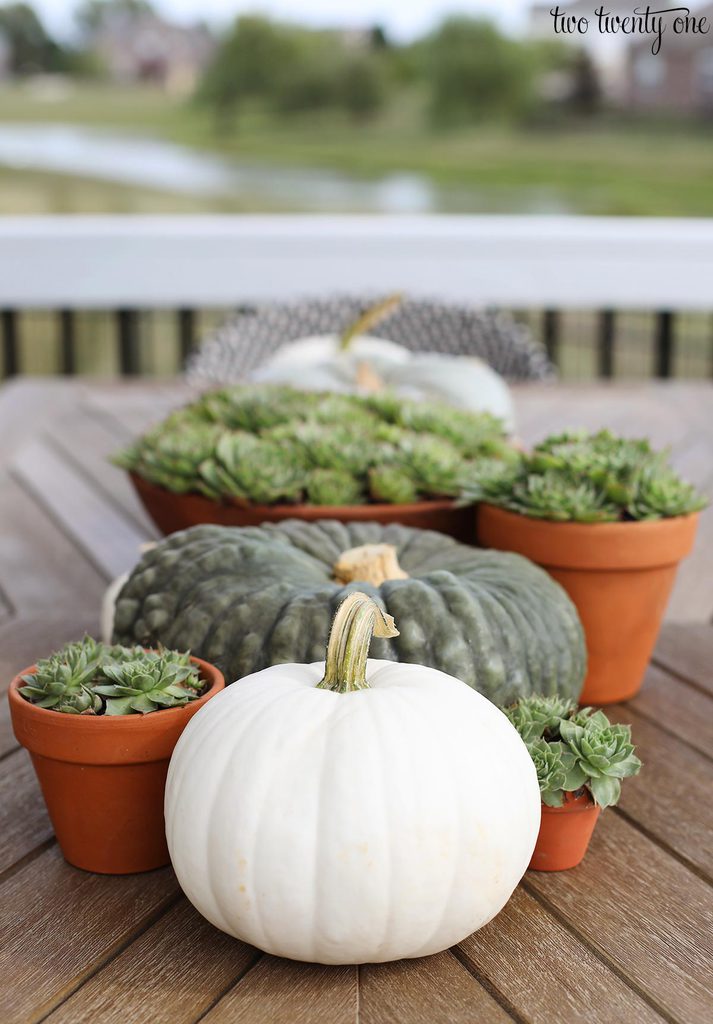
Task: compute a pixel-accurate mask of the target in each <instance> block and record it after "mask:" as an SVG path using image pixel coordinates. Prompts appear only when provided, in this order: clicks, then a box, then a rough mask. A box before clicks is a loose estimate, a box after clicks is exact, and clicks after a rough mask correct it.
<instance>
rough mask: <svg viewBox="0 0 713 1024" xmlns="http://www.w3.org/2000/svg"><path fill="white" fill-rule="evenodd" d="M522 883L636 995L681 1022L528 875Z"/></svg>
mask: <svg viewBox="0 0 713 1024" xmlns="http://www.w3.org/2000/svg"><path fill="white" fill-rule="evenodd" d="M520 885H522V887H523V889H524V890H525V892H527V893H528V894H529V895H530V896H532V898H533V899H534V900H536V901H537V902H538V903H539V904H540V906H541V907H543V908H544V909H545V910H546V911H547V913H548V914H550V915H551V916H552V917H554V919H555V920H556V921H557V922H558V923H559V924H561V925H562V927H563V928H566V929H567V931H568V932H569V933H570V935H573V936H574V937H575V939H577V941H578V942H580V943H581V944H582V945H583V946H586V948H587V949H588V950H589V952H590V953H591V954H592V956H594V957H596V958H597V960H599V962H600V963H601V964H603V965H604V967H606V969H607V970H608V971H611V973H612V974H615V975H616V976H617V978H618V979H619V981H621V982H622V983H623V984H624V985H626V987H627V988H629V989H631V991H632V992H635V993H636V995H637V996H638V997H639V998H640V999H641V1000H642V1001H643V1002H645V1003H646V1004H647V1005H648V1006H650V1007H651V1009H652V1010H653V1011H654V1013H657V1014H658V1015H659V1016H660V1017H662V1018H663V1019H664V1020H665V1021H668V1024H681V1022H680V1021H679V1020H677V1019H676V1018H675V1017H673V1016H672V1015H671V1014H670V1013H669V1012H668V1010H666V1009H665V1008H664V1007H663V1006H661V1005H660V1004H659V1003H658V1002H657V1001H656V1000H655V999H654V998H653V997H652V996H651V995H650V993H648V992H647V991H646V989H645V988H643V987H642V986H641V985H639V983H638V982H636V981H635V980H634V979H633V978H629V977H627V975H626V974H625V973H624V972H623V971H622V969H621V968H620V967H619V965H618V964H617V963H616V961H614V960H613V959H611V958H610V957H609V956H607V954H606V953H605V952H604V951H603V950H602V949H600V948H599V947H598V946H596V945H595V944H594V943H593V942H592V941H591V939H590V938H589V936H588V935H587V934H586V932H583V931H580V930H579V929H578V928H575V927H573V925H572V924H571V922H570V921H569V920H568V919H567V917H566V916H565V915H564V914H562V913H561V912H560V910H559V908H558V907H557V905H556V904H555V903H553V902H552V901H551V900H549V899H548V898H547V897H546V896H544V895H543V894H541V893H540V892H538V890H537V889H536V888H535V887H534V886H533V885H532V884H531V883H530V882H529V881H528V879H527V876H525V878H523V880H522V881H521V882H520Z"/></svg>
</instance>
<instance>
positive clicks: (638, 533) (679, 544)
mask: <svg viewBox="0 0 713 1024" xmlns="http://www.w3.org/2000/svg"><path fill="white" fill-rule="evenodd" d="M699 515H700V513H699V512H689V513H688V514H687V515H684V516H669V517H668V518H665V519H648V520H638V521H637V520H631V521H629V522H617V523H575V522H571V521H564V522H562V521H558V520H553V519H539V518H537V517H535V516H526V515H523V514H522V513H520V512H512V511H511V510H510V509H504V508H500V506H499V505H492V504H490V503H489V502H481V503H480V504H479V505H478V508H477V516H478V526H477V532H478V538H479V541H480V542H481V543H482V544H483V545H485V546H487V544H488V539H489V538H488V536H487V535H488V533H489V532H491V531H492V532H495V531H497V530H498V529H500V530H502V531H503V534H504V535H505V534H507V536H508V541H509V542H511V546H509V549H510V550H512V551H516V552H518V553H520V554H523V555H525V556H526V557H528V558H531V559H532V560H533V561H535V562H537V563H538V564H539V565H543V566H545V567H547V566H551V567H553V568H560V569H578V570H582V569H584V570H587V569H590V570H594V571H597V570H605V571H606V570H623V571H626V570H628V569H654V568H658V567H659V566H664V565H675V564H676V563H678V562H680V561H681V560H682V559H683V558H684V557H685V556H686V555H687V554H688V553H689V552H690V551H691V549H692V547H693V542H694V539H695V534H696V528H697V525H698V519H699ZM503 543H504V541H503V537H502V536H501V537H500V538H499V539H498V541H497V542H496V547H498V548H502V546H503Z"/></svg>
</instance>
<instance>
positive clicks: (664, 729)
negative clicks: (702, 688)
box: [621, 669, 713, 763]
mask: <svg viewBox="0 0 713 1024" xmlns="http://www.w3.org/2000/svg"><path fill="white" fill-rule="evenodd" d="M666 671H667V672H668V669H667V670H666ZM708 696H710V695H709V694H708ZM621 706H622V707H624V708H625V707H626V704H622V705H621ZM634 711H635V712H636V714H637V715H639V716H640V717H641V718H644V719H646V721H647V722H650V723H651V724H652V725H655V726H656V727H657V728H658V729H660V730H661V732H665V733H666V735H667V736H672V737H673V738H674V739H676V740H679V742H681V743H683V744H684V745H685V746H686V747H688V748H689V750H695V752H696V753H697V754H700V756H701V757H704V758H705V759H706V761H710V762H711V763H713V755H711V754H709V753H708V751H707V750H705V749H704V747H702V746H698V744H696V743H691V741H690V740H687V739H686V737H685V736H682V735H681V733H679V732H676V731H675V730H673V729H669V728H668V727H667V726H665V725H663V724H662V722H661V719H660V718H657V717H656V716H655V715H653V714H649V713H648V712H646V711H642V710H641V708H640V707H638V706H637V707H635V708H634Z"/></svg>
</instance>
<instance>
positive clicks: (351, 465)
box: [115, 386, 517, 505]
mask: <svg viewBox="0 0 713 1024" xmlns="http://www.w3.org/2000/svg"><path fill="white" fill-rule="evenodd" d="M482 458H488V459H489V460H493V461H498V462H508V461H513V460H516V459H517V453H516V452H515V451H514V450H513V449H512V448H511V446H510V445H509V443H508V441H507V438H506V435H505V431H504V428H503V426H502V424H501V423H500V421H499V420H497V419H495V418H494V417H492V416H490V415H488V414H485V413H483V414H475V413H469V412H464V411H462V410H457V409H453V408H451V407H449V406H447V405H440V404H431V403H422V402H411V401H405V400H402V399H399V398H397V397H396V396H394V395H392V394H390V393H384V394H379V395H370V396H365V397H362V396H358V395H336V394H328V393H306V392H302V391H297V390H295V389H292V388H282V387H269V386H265V387H257V388H256V387H250V388H246V387H232V388H228V389H225V390H223V391H215V392H210V393H208V394H206V395H203V396H202V397H201V398H200V399H198V400H197V401H196V402H194V403H192V404H191V405H188V406H186V407H184V408H183V409H179V410H178V411H177V412H174V413H172V414H171V415H170V416H169V417H168V418H167V419H166V420H164V421H163V423H161V424H159V425H158V426H157V427H155V428H154V429H153V430H151V431H149V433H147V434H145V435H144V436H143V437H142V438H140V439H139V440H138V441H137V442H136V444H134V445H132V446H131V447H130V448H128V449H127V450H126V451H124V452H123V453H121V454H120V455H119V456H117V458H116V460H115V461H116V462H117V463H118V464H119V465H120V466H122V467H124V468H125V469H129V470H132V471H134V472H135V473H137V474H138V475H139V476H141V477H143V478H144V479H146V480H149V481H151V482H152V483H155V484H158V485H159V486H161V487H164V488H166V489H167V490H170V491H173V492H175V493H178V494H183V493H187V492H198V493H200V494H204V495H206V496H207V497H209V498H213V499H216V500H222V499H226V498H227V499H233V500H236V501H237V502H239V503H244V504H258V505H271V504H278V503H295V504H296V503H300V502H306V503H308V504H310V505H356V504H365V503H367V502H385V503H389V504H407V503H409V502H413V501H419V500H421V499H428V498H438V497H456V496H458V495H459V494H460V493H461V491H462V489H463V487H464V485H465V483H466V482H467V481H468V480H469V479H470V478H471V477H472V476H473V473H474V469H475V467H476V465H477V464H478V462H479V460H480V459H482Z"/></svg>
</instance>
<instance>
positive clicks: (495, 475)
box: [463, 430, 706, 523]
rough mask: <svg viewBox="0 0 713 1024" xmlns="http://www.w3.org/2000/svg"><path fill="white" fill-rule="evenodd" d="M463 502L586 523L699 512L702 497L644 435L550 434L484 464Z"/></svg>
mask: <svg viewBox="0 0 713 1024" xmlns="http://www.w3.org/2000/svg"><path fill="white" fill-rule="evenodd" d="M463 497H464V500H465V501H488V502H490V503H491V504H493V505H499V506H500V507H501V508H506V509H509V510H510V511H513V512H518V513H520V514H521V515H526V516H532V517H534V518H539V519H549V520H554V521H570V522H583V523H596V522H620V521H626V520H642V519H660V518H664V517H670V516H679V515H686V514H688V513H691V512H695V511H697V510H698V509H701V508H703V507H704V506H705V504H706V499H705V498H704V497H703V496H702V495H700V494H698V493H697V492H696V490H695V488H694V487H692V486H691V485H690V484H687V483H685V482H684V481H683V480H681V478H680V477H679V476H678V475H677V474H676V473H675V472H674V471H673V470H672V469H671V467H670V466H669V465H668V463H667V456H666V453H665V452H656V451H654V450H653V449H652V448H651V446H650V444H649V442H648V441H646V440H643V439H630V438H620V437H617V436H616V435H614V434H612V433H611V432H610V431H608V430H600V431H599V432H598V433H596V434H587V433H584V432H572V433H564V434H556V435H552V436H550V437H548V438H546V440H544V441H542V442H541V443H540V444H539V445H537V447H536V448H535V449H534V450H533V451H532V453H531V454H529V455H524V454H522V455H520V456H519V459H518V460H517V461H514V460H513V461H503V460H501V461H500V464H499V466H498V464H497V463H496V464H495V465H494V466H490V465H488V464H487V463H485V462H482V463H480V464H478V465H476V466H475V467H474V471H473V472H472V473H471V474H470V475H469V476H468V477H467V482H466V485H465V487H464V490H463Z"/></svg>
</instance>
